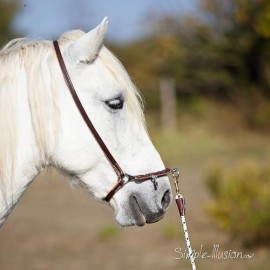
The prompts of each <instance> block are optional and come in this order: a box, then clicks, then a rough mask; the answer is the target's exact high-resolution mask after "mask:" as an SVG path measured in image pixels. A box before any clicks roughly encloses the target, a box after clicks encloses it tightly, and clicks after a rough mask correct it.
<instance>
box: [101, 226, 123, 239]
mask: <svg viewBox="0 0 270 270" xmlns="http://www.w3.org/2000/svg"><path fill="white" fill-rule="evenodd" d="M119 232H120V231H119V228H118V227H116V226H114V225H106V226H104V227H102V228H101V229H100V230H99V232H98V237H99V239H100V240H107V239H110V238H112V237H115V236H116V235H118V234H119Z"/></svg>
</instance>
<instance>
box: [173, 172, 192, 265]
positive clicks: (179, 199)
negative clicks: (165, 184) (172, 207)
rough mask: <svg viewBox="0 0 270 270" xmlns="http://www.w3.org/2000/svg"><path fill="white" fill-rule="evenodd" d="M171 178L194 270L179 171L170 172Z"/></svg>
mask: <svg viewBox="0 0 270 270" xmlns="http://www.w3.org/2000/svg"><path fill="white" fill-rule="evenodd" d="M171 172H172V177H173V179H174V186H175V193H176V197H175V202H176V204H177V207H178V210H179V214H180V217H181V222H182V227H183V230H184V235H185V241H186V245H187V249H188V255H189V259H190V263H191V267H192V270H196V269H197V268H196V264H195V258H194V253H193V252H192V248H191V244H190V240H189V235H188V228H187V223H186V218H185V210H186V204H185V199H184V197H183V196H182V195H181V194H180V192H179V185H178V182H179V175H180V173H179V170H178V169H173V170H172V171H171Z"/></svg>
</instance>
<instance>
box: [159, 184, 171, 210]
mask: <svg viewBox="0 0 270 270" xmlns="http://www.w3.org/2000/svg"><path fill="white" fill-rule="evenodd" d="M170 203H171V192H170V190H169V189H168V190H167V191H166V192H165V193H164V195H163V197H162V199H161V205H162V209H163V210H166V209H167V208H168V207H169V205H170Z"/></svg>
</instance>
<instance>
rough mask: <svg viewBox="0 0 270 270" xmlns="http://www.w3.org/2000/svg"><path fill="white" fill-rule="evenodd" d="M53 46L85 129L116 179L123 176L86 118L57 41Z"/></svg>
mask: <svg viewBox="0 0 270 270" xmlns="http://www.w3.org/2000/svg"><path fill="white" fill-rule="evenodd" d="M53 46H54V49H55V52H56V56H57V59H58V62H59V65H60V68H61V71H62V73H63V76H64V79H65V82H66V84H67V86H68V89H69V91H70V94H71V96H72V98H73V100H74V102H75V104H76V106H77V108H78V110H79V111H80V113H81V115H82V117H83V119H84V122H85V123H86V125H87V127H88V128H89V130H90V131H91V133H92V134H93V136H94V138H95V139H96V141H97V143H98V144H99V146H100V148H101V149H102V151H103V153H104V155H105V156H106V157H107V159H108V160H109V162H110V163H111V165H112V167H113V169H114V171H115V172H116V174H117V175H118V177H120V176H123V175H124V172H123V171H122V169H121V167H120V166H119V164H118V163H117V162H116V160H115V159H114V157H113V156H112V154H111V152H110V151H109V149H108V148H107V146H106V145H105V143H104V142H103V140H102V139H101V137H100V136H99V134H98V132H97V130H96V129H95V127H94V125H93V124H92V122H91V120H90V118H89V117H88V115H87V113H86V111H85V109H84V107H83V105H82V103H81V101H80V99H79V97H78V95H77V93H76V90H75V88H74V86H73V84H72V81H71V79H70V77H69V74H68V71H67V68H66V65H65V62H64V59H63V57H62V54H61V51H60V48H59V45H58V41H57V40H55V41H53Z"/></svg>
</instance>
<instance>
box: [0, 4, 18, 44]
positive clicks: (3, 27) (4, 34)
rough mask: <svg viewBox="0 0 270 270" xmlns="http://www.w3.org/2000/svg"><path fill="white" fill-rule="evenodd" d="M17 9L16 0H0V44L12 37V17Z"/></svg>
mask: <svg viewBox="0 0 270 270" xmlns="http://www.w3.org/2000/svg"><path fill="white" fill-rule="evenodd" d="M18 9H19V2H18V1H17V0H9V1H8V0H0V11H1V16H0V46H1V45H3V44H4V43H6V42H7V41H9V40H10V39H11V38H13V37H14V30H13V29H12V19H13V18H14V16H15V14H16V13H17V11H18Z"/></svg>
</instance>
